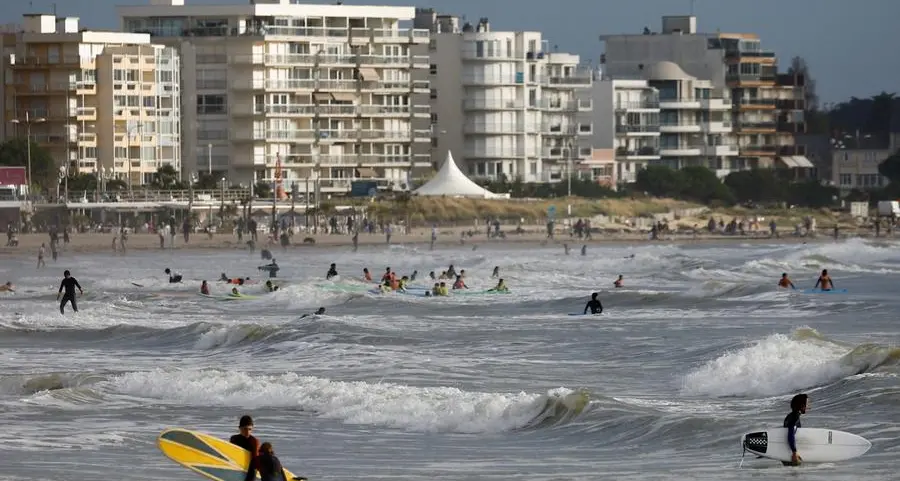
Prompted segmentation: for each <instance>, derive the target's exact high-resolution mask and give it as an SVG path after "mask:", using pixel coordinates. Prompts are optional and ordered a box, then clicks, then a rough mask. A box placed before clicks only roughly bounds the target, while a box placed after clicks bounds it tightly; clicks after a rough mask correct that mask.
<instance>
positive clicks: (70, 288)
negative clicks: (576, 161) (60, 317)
mask: <svg viewBox="0 0 900 481" xmlns="http://www.w3.org/2000/svg"><path fill="white" fill-rule="evenodd" d="M76 287H77V288H78V292H80V293H81V295H82V296H83V295H84V291H83V290H82V289H81V284H79V283H78V280H77V279H75V278H74V277H72V274H71V273H70V272H69V271H68V270H67V271H65V272H63V280H62V282H60V283H59V292H57V293H56V299H57V300H59V296H60V295H62V292H63V289H65V291H66V294H65V295H64V296H62V301H60V303H59V313H60V314H65V313H66V312H65V307H66V303H67V302H71V303H72V310H73V311H75V312H78V304H76V303H75V288H76Z"/></svg>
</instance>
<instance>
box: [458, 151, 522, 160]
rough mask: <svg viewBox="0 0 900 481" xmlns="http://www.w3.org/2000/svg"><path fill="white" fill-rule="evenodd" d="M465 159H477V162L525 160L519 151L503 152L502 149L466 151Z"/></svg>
mask: <svg viewBox="0 0 900 481" xmlns="http://www.w3.org/2000/svg"><path fill="white" fill-rule="evenodd" d="M465 155H466V159H469V160H472V159H479V160H496V159H501V160H509V159H522V158H525V152H523V151H521V150H514V149H509V150H503V149H485V150H478V149H467V150H466V151H465Z"/></svg>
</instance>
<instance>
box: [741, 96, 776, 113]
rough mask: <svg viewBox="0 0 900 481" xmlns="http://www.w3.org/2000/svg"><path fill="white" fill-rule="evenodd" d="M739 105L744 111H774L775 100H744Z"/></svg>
mask: <svg viewBox="0 0 900 481" xmlns="http://www.w3.org/2000/svg"><path fill="white" fill-rule="evenodd" d="M735 103H738V104H739V106H740V108H742V109H766V110H770V109H774V108H775V104H776V100H775V99H758V98H742V99H740V101H739V102H735Z"/></svg>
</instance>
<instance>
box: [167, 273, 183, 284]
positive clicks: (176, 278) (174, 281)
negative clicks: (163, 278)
mask: <svg viewBox="0 0 900 481" xmlns="http://www.w3.org/2000/svg"><path fill="white" fill-rule="evenodd" d="M179 282H181V274H175V273H172V275H170V276H169V284H177V283H179Z"/></svg>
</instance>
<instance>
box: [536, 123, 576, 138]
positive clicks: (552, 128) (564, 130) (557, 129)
mask: <svg viewBox="0 0 900 481" xmlns="http://www.w3.org/2000/svg"><path fill="white" fill-rule="evenodd" d="M577 132H578V130H577V129H576V128H575V127H574V126H572V127H563V126H561V125H544V127H543V128H542V129H541V134H543V135H548V136H554V135H566V136H572V135H575V134H576V133H577Z"/></svg>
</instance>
